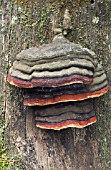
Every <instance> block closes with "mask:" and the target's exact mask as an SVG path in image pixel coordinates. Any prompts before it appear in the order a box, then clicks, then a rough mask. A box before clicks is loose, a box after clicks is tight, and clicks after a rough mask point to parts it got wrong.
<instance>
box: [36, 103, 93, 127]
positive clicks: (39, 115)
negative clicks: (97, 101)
mask: <svg viewBox="0 0 111 170" xmlns="http://www.w3.org/2000/svg"><path fill="white" fill-rule="evenodd" d="M95 122H96V116H95V114H94V111H93V102H92V100H85V101H78V102H67V103H59V104H55V105H51V106H50V105H48V106H44V107H40V106H38V107H37V112H36V126H37V127H40V128H43V129H53V130H61V129H64V128H68V127H76V128H83V127H86V126H88V125H91V124H93V123H95Z"/></svg>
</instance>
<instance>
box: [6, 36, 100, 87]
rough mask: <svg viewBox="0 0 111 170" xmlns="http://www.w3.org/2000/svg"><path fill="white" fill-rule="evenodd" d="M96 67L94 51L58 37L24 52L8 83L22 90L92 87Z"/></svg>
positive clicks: (10, 74) (10, 71)
mask: <svg viewBox="0 0 111 170" xmlns="http://www.w3.org/2000/svg"><path fill="white" fill-rule="evenodd" d="M96 65H97V60H96V56H95V54H94V53H93V52H92V51H90V50H88V49H86V48H82V47H81V46H80V45H77V44H74V43H72V42H69V41H68V40H67V39H65V38H64V37H63V36H57V37H55V38H54V41H53V42H52V43H50V44H47V45H42V46H40V47H39V48H36V47H32V48H29V49H26V50H23V51H22V52H20V53H19V54H18V55H17V56H16V61H15V62H14V63H13V66H12V67H11V68H10V70H9V74H8V79H7V80H8V82H9V83H10V84H12V85H15V86H18V87H21V88H33V87H41V86H42V87H58V86H64V85H69V84H74V83H83V84H91V83H92V82H93V75H94V70H95V67H96Z"/></svg>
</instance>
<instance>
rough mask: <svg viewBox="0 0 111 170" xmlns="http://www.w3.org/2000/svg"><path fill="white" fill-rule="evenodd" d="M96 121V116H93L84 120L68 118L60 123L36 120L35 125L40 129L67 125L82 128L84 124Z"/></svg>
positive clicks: (57, 128) (55, 128)
mask: <svg viewBox="0 0 111 170" xmlns="http://www.w3.org/2000/svg"><path fill="white" fill-rule="evenodd" d="M96 121H97V119H96V116H94V117H92V118H90V119H88V120H86V121H82V120H81V121H77V120H68V121H64V122H62V123H52V124H47V123H40V122H37V123H36V126H37V127H39V128H42V129H53V130H61V129H65V128H69V127H75V128H84V127H86V126H89V125H91V124H93V123H95V122H96Z"/></svg>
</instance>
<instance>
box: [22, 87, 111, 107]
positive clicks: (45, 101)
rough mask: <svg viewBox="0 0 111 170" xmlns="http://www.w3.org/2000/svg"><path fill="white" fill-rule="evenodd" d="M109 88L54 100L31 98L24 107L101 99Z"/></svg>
mask: <svg viewBox="0 0 111 170" xmlns="http://www.w3.org/2000/svg"><path fill="white" fill-rule="evenodd" d="M108 89H109V87H108V85H107V86H106V87H104V88H102V89H101V90H97V91H94V92H87V93H83V94H71V95H70V94H68V95H62V96H57V97H54V98H47V99H39V98H35V99H33V98H29V99H25V100H24V105H27V106H34V105H39V106H44V105H49V104H56V103H60V102H68V101H79V100H85V99H88V98H94V97H99V96H102V95H103V94H104V93H106V92H107V91H108Z"/></svg>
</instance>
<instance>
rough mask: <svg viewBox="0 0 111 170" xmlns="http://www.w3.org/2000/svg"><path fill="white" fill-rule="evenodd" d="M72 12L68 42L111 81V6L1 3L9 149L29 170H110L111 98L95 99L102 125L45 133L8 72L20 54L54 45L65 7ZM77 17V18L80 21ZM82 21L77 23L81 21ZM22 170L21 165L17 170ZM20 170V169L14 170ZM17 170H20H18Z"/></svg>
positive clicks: (103, 4)
mask: <svg viewBox="0 0 111 170" xmlns="http://www.w3.org/2000/svg"><path fill="white" fill-rule="evenodd" d="M66 6H67V7H68V8H69V9H70V12H71V17H72V18H71V19H72V25H73V30H72V32H70V33H69V35H68V36H67V38H68V39H69V40H70V41H74V42H75V43H80V44H81V45H82V46H84V47H87V48H90V49H92V50H93V51H94V52H95V53H96V54H97V56H98V61H99V62H102V64H103V66H104V69H105V71H106V73H107V76H108V79H109V83H110V81H111V78H110V77H111V62H110V60H111V56H110V54H111V46H110V44H111V2H110V1H108V0H107V1H106V0H103V1H101V0H97V1H95V3H94V4H91V3H89V2H88V3H86V2H85V1H82V3H81V4H80V3H79V1H76V2H75V1H74V2H73V1H70V2H67V1H63V0H62V1H55V0H52V1H50V2H49V1H42V2H41V1H33V2H32V3H25V2H23V1H18V4H17V3H16V1H14V0H13V1H7V0H4V1H2V2H1V11H2V15H1V16H2V17H1V23H2V25H1V26H2V29H1V36H0V39H1V42H2V49H1V50H2V56H1V59H0V63H1V68H2V70H0V71H1V73H0V75H1V77H2V79H1V86H2V91H3V101H2V105H3V109H4V112H5V113H4V116H5V127H6V128H5V131H4V144H5V145H10V146H11V147H10V154H13V155H18V157H20V158H21V159H20V161H21V162H22V164H23V166H22V165H21V164H20V166H19V169H20V170H22V169H24V170H25V169H26V170H59V169H61V170H106V169H107V170H110V168H111V161H110V157H111V151H110V149H111V143H110V142H111V141H110V137H111V136H110V132H111V129H110V127H111V119H110V111H111V102H110V99H111V96H110V90H109V93H108V94H106V95H104V97H101V98H100V99H94V101H95V112H96V114H97V117H98V121H97V123H96V124H94V125H91V126H89V127H86V128H83V129H75V128H68V129H65V130H61V131H53V130H43V129H39V128H37V127H36V126H35V121H34V112H35V107H25V106H23V104H22V100H23V92H22V90H20V89H19V88H14V87H11V86H10V85H9V84H7V82H6V75H7V71H8V68H9V67H10V66H11V65H12V62H13V61H14V58H15V56H16V54H17V53H19V52H20V51H21V50H23V49H26V48H29V47H31V46H38V45H40V44H43V43H48V42H51V40H52V38H53V33H52V25H51V22H50V21H51V17H52V16H53V14H54V13H55V12H57V14H58V24H61V20H62V19H63V12H64V9H65V7H66ZM75 14H76V15H75ZM75 16H76V17H75ZM109 148H110V149H109ZM15 167H16V165H15ZM12 169H14V167H13V168H12ZM15 169H16V168H15Z"/></svg>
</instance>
